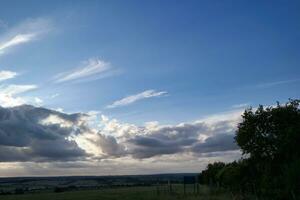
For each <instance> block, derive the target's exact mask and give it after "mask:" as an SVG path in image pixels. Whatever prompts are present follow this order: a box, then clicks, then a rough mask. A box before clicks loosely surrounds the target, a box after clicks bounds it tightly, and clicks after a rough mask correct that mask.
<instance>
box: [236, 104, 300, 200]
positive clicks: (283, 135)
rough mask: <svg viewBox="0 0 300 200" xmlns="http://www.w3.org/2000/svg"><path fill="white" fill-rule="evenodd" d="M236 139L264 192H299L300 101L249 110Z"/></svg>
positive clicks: (282, 194) (290, 194)
mask: <svg viewBox="0 0 300 200" xmlns="http://www.w3.org/2000/svg"><path fill="white" fill-rule="evenodd" d="M242 117H243V121H242V122H241V123H240V124H239V125H238V130H237V133H236V137H235V140H236V142H237V144H238V145H239V146H240V147H241V150H242V152H243V154H245V155H247V156H248V157H249V165H251V166H252V167H253V171H254V172H255V173H256V176H254V177H253V178H252V181H253V182H254V183H256V184H257V186H258V188H259V189H260V192H262V193H265V194H268V195H271V196H272V195H273V197H274V198H275V197H276V198H277V197H280V196H282V197H286V195H289V196H290V197H291V198H296V197H295V196H296V195H297V193H299V188H300V185H299V183H300V176H299V170H300V169H299V168H298V167H299V158H300V143H299V142H300V110H299V100H290V101H289V102H288V103H286V104H285V105H280V104H279V103H277V106H275V107H266V108H264V107H263V106H259V107H258V109H257V110H256V111H253V110H252V109H251V108H250V109H247V110H245V112H244V114H243V116H242Z"/></svg>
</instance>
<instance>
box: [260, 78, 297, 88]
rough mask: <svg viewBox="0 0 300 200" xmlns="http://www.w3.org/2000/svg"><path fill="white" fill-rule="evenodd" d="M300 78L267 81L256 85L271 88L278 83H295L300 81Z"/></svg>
mask: <svg viewBox="0 0 300 200" xmlns="http://www.w3.org/2000/svg"><path fill="white" fill-rule="evenodd" d="M299 81H300V78H298V79H291V80H282V81H274V82H267V83H261V84H258V85H256V87H258V88H269V87H273V86H277V85H283V84H289V83H295V82H299Z"/></svg>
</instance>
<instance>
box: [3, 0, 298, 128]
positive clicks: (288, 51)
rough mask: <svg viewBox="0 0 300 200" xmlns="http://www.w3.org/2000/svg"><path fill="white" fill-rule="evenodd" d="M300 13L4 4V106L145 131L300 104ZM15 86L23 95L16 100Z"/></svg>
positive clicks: (284, 6)
mask: <svg viewBox="0 0 300 200" xmlns="http://www.w3.org/2000/svg"><path fill="white" fill-rule="evenodd" d="M299 8H300V2H299V1H192V0H189V1H176V2H175V1H132V0H129V1H117V0H116V1H1V3H0V72H2V78H3V81H1V82H0V85H1V88H2V89H4V92H3V91H2V93H3V94H2V97H1V92H0V101H1V103H2V106H4V105H5V103H7V104H11V103H12V102H16V104H15V105H17V104H22V103H26V104H33V105H39V106H42V107H46V108H49V109H58V108H60V109H59V110H60V111H62V110H63V112H67V113H73V112H83V113H88V112H90V111H98V112H100V113H101V114H103V115H105V116H108V117H109V118H114V119H118V120H119V121H122V122H126V123H131V124H136V125H143V124H144V123H145V122H149V121H158V122H159V123H160V124H178V123H181V122H191V121H195V120H198V119H201V118H204V117H207V116H211V115H215V114H217V113H230V112H232V111H233V110H235V109H238V108H241V107H242V108H243V107H247V106H251V105H252V106H254V107H255V106H257V105H258V104H267V105H272V104H274V103H275V102H276V101H282V102H284V101H287V99H288V98H299V86H300V67H299V63H300V56H299V55H300V23H299V19H300V12H299ZM4 72H6V74H5V73H4ZM9 72H10V73H11V74H7V73H9ZM13 73H15V74H13ZM0 80H1V73H0ZM11 85H18V87H19V86H20V87H22V89H21V90H22V92H14V93H13V94H8V93H9V92H7V91H15V90H16V88H13V89H12V87H11ZM23 86H27V88H25V89H24V87H23ZM28 86H29V87H28ZM30 86H31V87H30ZM5 88H6V93H5ZM7 88H8V89H7ZM18 89H20V88H18ZM11 93H12V92H11ZM7 95H8V97H7ZM1 98H2V100H1ZM13 106H14V105H13ZM4 107H5V106H4ZM61 109H62V110H61Z"/></svg>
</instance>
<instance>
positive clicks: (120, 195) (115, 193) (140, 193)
mask: <svg viewBox="0 0 300 200" xmlns="http://www.w3.org/2000/svg"><path fill="white" fill-rule="evenodd" d="M174 189H175V191H174V193H172V194H169V193H167V192H163V191H161V193H160V194H158V193H157V192H156V187H155V186H144V187H124V188H112V189H98V190H80V191H67V192H61V193H54V192H42V193H34V194H20V195H16V194H14V195H4V196H1V200H40V199H42V200H82V199H84V200H98V199H104V200H106V199H107V200H118V199H122V200H135V199H136V200H154V199H157V200H169V199H170V200H171V199H177V200H180V199H187V200H189V199H190V200H194V199H203V200H206V199H211V200H213V199H215V200H218V199H224V200H226V199H232V197H231V196H230V194H229V193H225V192H212V191H210V190H209V189H208V188H206V187H202V188H201V189H200V191H199V194H197V195H196V194H192V193H189V194H186V195H184V194H183V190H182V186H181V185H176V186H175V188H174ZM189 189H190V191H192V188H189Z"/></svg>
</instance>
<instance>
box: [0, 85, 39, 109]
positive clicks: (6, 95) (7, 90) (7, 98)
mask: <svg viewBox="0 0 300 200" xmlns="http://www.w3.org/2000/svg"><path fill="white" fill-rule="evenodd" d="M34 89H37V86H36V85H7V86H6V85H0V105H1V106H2V107H13V106H19V105H22V104H25V103H27V102H28V101H27V100H26V98H23V97H20V96H19V94H22V93H25V92H28V91H31V90H34Z"/></svg>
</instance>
